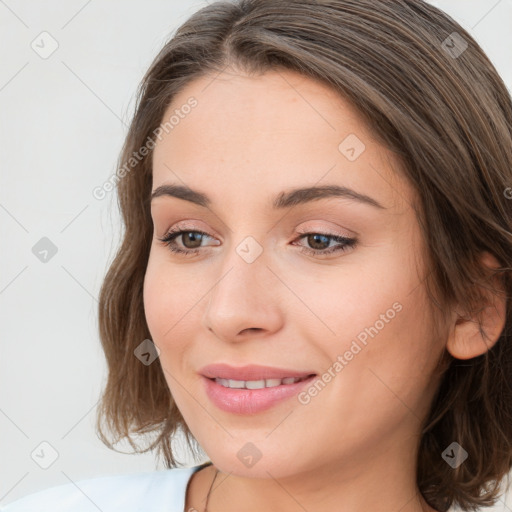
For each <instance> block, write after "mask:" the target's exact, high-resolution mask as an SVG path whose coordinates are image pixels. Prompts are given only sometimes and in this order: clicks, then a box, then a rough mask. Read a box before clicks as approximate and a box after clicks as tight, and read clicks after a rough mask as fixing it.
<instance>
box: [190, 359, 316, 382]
mask: <svg viewBox="0 0 512 512" xmlns="http://www.w3.org/2000/svg"><path fill="white" fill-rule="evenodd" d="M199 373H200V374H201V375H203V376H204V377H207V378H209V379H230V380H243V381H249V380H250V381H256V380H265V379H286V378H288V377H295V378H304V377H308V376H310V375H316V373H315V372H314V371H301V370H293V369H288V368H275V367H271V366H259V365H252V364H251V365H246V366H238V367H235V366H229V365H227V364H223V363H217V364H209V365H207V366H205V367H203V368H201V369H200V370H199Z"/></svg>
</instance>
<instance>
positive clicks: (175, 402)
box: [3, 0, 512, 512]
mask: <svg viewBox="0 0 512 512" xmlns="http://www.w3.org/2000/svg"><path fill="white" fill-rule="evenodd" d="M511 126H512V102H511V98H510V96H509V94H508V91H507V89H506V87H505V85H504V84H503V81H502V80H501V78H500V77H499V76H498V74H497V72H496V70H495V69H494V67H493V66H492V64H491V63H490V61H489V60H488V58H487V57H486V56H485V54H484V53H483V51H482V50H481V48H480V47H479V46H478V44H477V43H476V42H475V41H474V40H473V38H472V37H471V36H470V35H469V34H468V33H467V32H466V31H465V30H464V29H463V28H462V27H460V26H459V25H458V24H457V23H456V22H454V21H453V20H452V19H451V18H449V17H448V16H447V15H446V14H444V13H442V12H441V11H440V10H439V9H437V8H435V7H433V6H431V5H429V4H426V3H424V2H422V1H419V0H396V1H393V2H389V1H384V0H379V1H375V0H372V1H370V0H358V1H352V0H322V1H315V0H300V1H299V0H295V1H292V0H285V1H279V2H278V1H275V0H239V1H237V2H233V3H227V2H217V3H213V4H211V5H209V6H207V7H205V8H203V9H201V10H200V11H198V12H197V13H195V14H194V15H193V16H192V17H191V18H190V19H189V20H188V21H187V22H186V23H184V24H183V25H182V26H181V27H180V28H179V29H178V31H177V32H176V34H175V35H174V36H173V37H172V39H171V40H170V41H169V42H168V43H167V44H166V45H165V46H164V48H163V49H162V50H161V52H160V53H159V54H158V56H157V57H156V59H155V61H154V62H153V64H152V65H151V67H150V69H149V70H148V72H147V74H146V76H145V77H144V79H143V82H142V84H141V88H140V94H139V98H138V104H137V109H136V112H135V115H134V119H133V121H132V124H131V127H130V130H129V133H128V136H127V138H126V142H125V145H124V148H123V152H122V155H121V158H120V162H119V164H120V165H119V169H120V171H119V173H118V182H117V186H118V193H119V200H120V207H121V213H122V216H123V220H124V225H125V228H126V229H125V233H124V240H123V243H122V245H121V247H120V248H119V251H118V253H117V256H116V258H115V259H114V261H113V262H112V264H111V267H110V269H109V271H108V274H107V275H106V278H105V281H104V283H103V287H102V291H101V297H100V308H99V321H100V335H101V341H102V344H103V348H104V350H105V354H106V358H107V362H108V365H109V380H108V382H107V385H106V389H105V391H104V394H103V397H102V403H101V408H100V410H99V415H98V432H99V434H100V437H101V438H102V440H103V441H104V442H105V444H107V445H108V446H109V447H113V446H112V443H111V440H110V438H109V435H110V434H111V435H112V436H113V437H115V438H116V441H117V440H118V439H119V438H128V439H129V440H130V442H132V443H133V440H132V439H131V438H130V437H129V436H130V435H132V434H149V433H155V434H157V437H156V440H154V442H153V443H152V444H151V445H150V446H149V447H148V448H146V449H145V450H141V449H139V447H138V446H137V445H136V444H133V446H134V448H135V449H136V450H139V451H147V450H150V449H155V450H157V452H158V453H159V454H160V455H162V456H163V457H164V460H165V462H166V466H167V467H168V468H169V469H168V470H167V471H159V472H154V473H147V474H140V475H130V476H117V477H106V478H102V479H91V480H88V481H85V482H81V483H79V484H80V485H79V486H78V487H79V488H80V489H79V490H77V488H76V487H75V486H74V485H71V484H70V485H67V486H60V487H57V488H54V489H50V490H46V491H43V492H40V493H36V494H34V495H32V496H31V497H27V498H25V499H23V500H20V501H19V502H17V503H14V504H12V505H10V506H7V507H5V509H3V510H5V511H6V512H17V511H20V510H28V509H30V506H35V505H34V504H37V507H38V508H37V510H52V511H56V510H74V511H76V510H84V511H85V510H88V509H87V508H86V507H91V502H92V503H94V504H95V505H96V507H97V508H99V509H101V510H103V511H107V510H108V511H110V510H124V511H127V510H134V511H135V510H151V511H156V510H162V511H163V510H166V511H170V510H173V511H179V512H181V511H189V512H191V511H199V512H202V511H209V512H218V511H222V512H231V511H234V510H244V511H250V512H252V511H261V510H266V511H283V512H288V511H299V510H309V511H313V510H314V511H315V512H322V511H324V510H350V511H354V512H359V511H363V510H364V511H367V510H378V511H382V512H387V511H397V510H400V511H401V512H420V511H430V512H433V511H446V510H448V509H450V510H451V509H452V507H454V506H458V507H460V508H461V509H462V510H471V509H474V508H475V507H478V506H488V505H491V504H492V503H494V502H495V501H496V500H497V498H498V496H499V493H500V489H499V488H498V486H499V483H500V482H501V480H502V479H503V477H504V476H505V475H506V474H507V473H508V471H509V470H510V468H511V456H512V451H511V441H512V397H511V387H512V386H511V375H512V351H511V350H510V326H511V321H512V316H511V315H512V311H511V307H510V301H509V300H507V299H508V298H509V297H510V292H511V286H512V285H511V280H510V277H511V275H510V269H511V259H512V236H511V224H512V222H511V221H512V202H511V200H510V198H511V193H510V192H511V191H512V189H511V188H510V187H511V186H512V133H511ZM102 421H105V424H103V423H102ZM179 431H183V432H184V433H185V435H186V439H187V440H188V442H189V445H190V447H191V448H192V449H193V450H197V452H198V453H199V452H200V451H201V450H202V451H204V452H205V453H206V454H207V457H208V459H209V462H208V463H206V464H202V465H198V466H195V467H193V468H179V467H178V466H179V465H180V463H179V461H177V460H176V458H175V456H174V453H173V449H172V447H171V441H172V440H173V439H174V436H175V434H176V433H177V432H179ZM106 432H107V433H106ZM30 500H32V501H30ZM23 507H25V508H23ZM33 510H35V509H33ZM91 510H92V508H91Z"/></svg>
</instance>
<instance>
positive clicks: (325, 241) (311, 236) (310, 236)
mask: <svg viewBox="0 0 512 512" xmlns="http://www.w3.org/2000/svg"><path fill="white" fill-rule="evenodd" d="M318 238H323V239H324V244H323V245H325V244H327V246H329V238H328V237H327V236H325V235H309V236H308V243H309V244H310V245H312V246H313V248H314V249H325V248H326V247H315V243H317V239H318ZM311 240H313V243H311ZM320 245H322V242H320Z"/></svg>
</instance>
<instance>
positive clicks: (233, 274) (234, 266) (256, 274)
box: [203, 254, 284, 342]
mask: <svg viewBox="0 0 512 512" xmlns="http://www.w3.org/2000/svg"><path fill="white" fill-rule="evenodd" d="M281 287H282V284H281ZM282 305H283V301H282V300H280V294H279V280H278V279H277V278H276V276H275V275H274V274H273V273H272V271H271V270H270V269H269V268H268V267H267V265H266V262H265V260H264V258H262V257H260V258H258V260H256V261H254V262H252V263H247V262H246V261H244V260H243V259H242V258H240V257H239V256H238V255H237V254H235V255H234V257H233V258H229V263H228V264H227V265H225V266H224V267H223V272H222V274H221V275H220V277H219V278H218V279H217V282H216V284H215V285H214V286H213V288H212V289H211V291H210V292H209V299H208V302H207V306H206V310H205V312H204V315H203V325H204V326H205V327H206V328H207V329H208V330H209V331H211V332H213V334H215V335H216V337H218V338H220V339H222V340H224V341H227V342H237V341H242V340H244V339H248V338H251V339H252V338H254V337H255V336H257V337H261V336H268V335H269V334H271V333H275V332H277V331H278V330H279V329H280V328H281V327H282V322H283V317H284V315H283V311H282V309H281V308H282Z"/></svg>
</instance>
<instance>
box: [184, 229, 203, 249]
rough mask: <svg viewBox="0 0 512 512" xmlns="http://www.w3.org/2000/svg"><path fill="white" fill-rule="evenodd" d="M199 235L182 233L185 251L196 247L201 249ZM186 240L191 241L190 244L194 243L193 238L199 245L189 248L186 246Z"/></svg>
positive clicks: (190, 232)
mask: <svg viewBox="0 0 512 512" xmlns="http://www.w3.org/2000/svg"><path fill="white" fill-rule="evenodd" d="M201 236H203V235H201V234H200V233H194V232H193V231H189V232H188V233H183V244H184V245H185V247H187V249H195V248H197V247H201V238H200V237H201ZM187 238H188V239H189V241H190V240H192V244H193V243H194V238H195V241H196V242H197V241H199V243H198V244H197V245H193V246H192V247H189V246H188V245H187V242H186V240H187Z"/></svg>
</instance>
